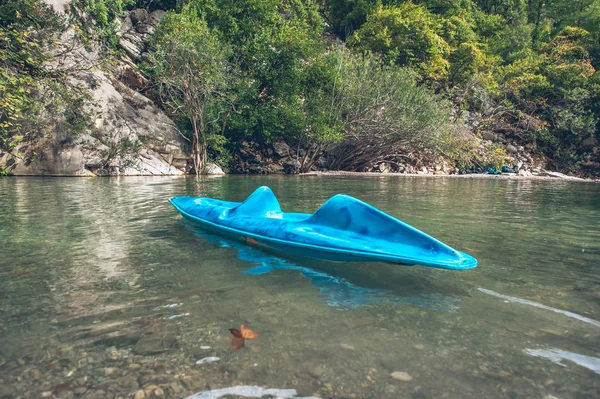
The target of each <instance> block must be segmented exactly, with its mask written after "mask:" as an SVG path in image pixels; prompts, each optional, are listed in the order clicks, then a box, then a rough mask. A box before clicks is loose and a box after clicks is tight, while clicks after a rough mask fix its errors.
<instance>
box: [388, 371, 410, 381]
mask: <svg viewBox="0 0 600 399" xmlns="http://www.w3.org/2000/svg"><path fill="white" fill-rule="evenodd" d="M390 377H392V378H393V379H395V380H398V381H402V382H409V381H412V379H413V378H412V376H411V375H410V374H408V373H407V372H405V371H394V372H393V373H392V374H390Z"/></svg>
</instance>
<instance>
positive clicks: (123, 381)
mask: <svg viewBox="0 0 600 399" xmlns="http://www.w3.org/2000/svg"><path fill="white" fill-rule="evenodd" d="M116 383H117V385H118V386H119V387H121V388H123V389H127V390H130V391H132V390H134V389H138V387H139V384H138V380H137V378H135V377H134V376H132V375H126V376H123V377H121V378H118V379H117V380H116Z"/></svg>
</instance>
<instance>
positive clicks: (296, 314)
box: [0, 176, 600, 399]
mask: <svg viewBox="0 0 600 399" xmlns="http://www.w3.org/2000/svg"><path fill="white" fill-rule="evenodd" d="M261 185H268V186H270V187H271V188H272V189H273V191H274V192H275V194H276V195H277V196H278V198H279V199H280V202H281V205H282V208H283V209H284V210H285V211H295V212H313V211H314V210H315V209H317V208H318V206H319V205H321V204H322V203H323V202H325V201H326V200H327V199H328V198H329V197H330V196H332V195H334V194H337V193H346V194H349V195H352V196H355V197H358V198H360V199H362V200H364V201H366V202H369V203H371V204H372V205H374V206H376V207H379V208H380V209H382V210H384V211H386V212H388V213H390V214H392V215H394V216H396V217H398V218H399V219H401V220H403V221H405V222H407V223H409V224H411V225H413V226H415V227H417V228H419V229H421V230H423V231H425V232H427V233H428V234H430V235H432V236H434V237H436V238H438V239H440V240H441V241H443V242H445V243H447V244H449V245H451V246H452V247H454V248H456V249H458V250H461V251H464V252H467V253H469V254H471V255H473V256H475V257H476V258H477V259H478V260H479V266H478V267H477V268H476V269H471V270H467V271H462V272H456V271H446V270H438V269H432V268H427V267H421V266H414V267H405V266H395V265H389V264H379V263H357V264H345V263H328V262H322V261H316V260H311V259H303V258H294V257H287V256H279V255H274V254H270V253H265V252H260V250H257V249H256V248H253V247H249V246H246V245H243V244H240V243H236V242H232V241H228V240H226V239H223V238H220V237H217V236H214V235H211V234H207V233H206V232H204V231H201V230H199V229H198V228H197V227H196V226H194V225H193V224H191V223H190V222H187V221H185V220H184V219H183V218H182V217H181V216H180V215H179V214H178V213H177V212H176V211H175V209H174V208H173V207H172V206H171V205H170V204H169V202H168V199H169V197H171V196H178V195H197V196H206V197H217V198H223V199H227V200H231V201H240V200H243V199H244V198H245V197H246V196H247V195H249V194H250V193H251V192H252V191H253V190H254V189H255V188H256V187H258V186H261ZM599 261H600V185H597V184H592V183H577V182H560V181H556V182H554V181H553V182H548V181H544V182H540V181H532V180H518V181H509V180H498V179H493V178H492V179H489V180H488V179H458V178H456V179H453V178H434V177H382V178H379V177H369V178H357V177H344V178H334V177H289V176H287V177H286V176H268V177H258V176H253V177H245V176H226V177H222V178H202V179H196V178H170V177H169V178H144V177H139V178H133V177H132V178H102V179H100V178H96V179H84V178H81V179H79V178H34V177H32V178H14V177H6V178H0V398H4V397H7V398H12V397H15V398H16V397H22V398H39V397H48V398H51V397H56V398H62V399H65V398H74V397H83V398H93V399H104V398H106V399H116V398H127V397H132V398H133V397H135V398H136V399H142V398H150V397H156V398H160V397H168V398H186V397H194V398H217V397H224V396H225V395H226V394H238V395H242V394H244V395H246V396H247V397H260V395H262V394H265V395H267V394H271V395H273V396H276V397H281V398H299V397H318V398H541V399H543V398H545V399H552V398H561V399H565V398H598V397H600V262H599ZM242 324H244V325H247V326H248V327H249V328H251V329H252V330H254V331H256V332H259V333H260V335H259V336H258V337H257V338H256V339H252V340H246V342H245V347H243V348H241V349H240V350H234V348H232V347H231V346H230V343H231V339H232V336H231V335H230V333H229V329H232V328H238V329H239V328H240V326H241V325H242ZM268 389H271V390H270V391H268Z"/></svg>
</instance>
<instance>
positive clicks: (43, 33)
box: [0, 0, 90, 166]
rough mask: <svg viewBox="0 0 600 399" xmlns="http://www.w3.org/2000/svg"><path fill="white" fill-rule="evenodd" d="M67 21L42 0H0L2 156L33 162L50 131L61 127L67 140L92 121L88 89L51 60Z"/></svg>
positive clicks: (0, 120)
mask: <svg viewBox="0 0 600 399" xmlns="http://www.w3.org/2000/svg"><path fill="white" fill-rule="evenodd" d="M65 26H66V24H65V21H64V19H63V18H61V17H59V16H58V15H57V14H56V13H54V12H53V11H52V9H51V8H50V7H49V6H48V5H46V4H44V3H43V2H41V1H39V0H21V1H16V2H15V1H8V2H1V3H0V156H2V155H3V154H10V155H11V157H12V158H13V159H14V158H21V159H24V160H25V161H30V160H32V159H34V158H35V157H36V155H37V154H36V153H35V149H34V147H33V146H32V144H34V143H35V142H36V141H39V140H43V139H44V138H45V137H46V135H48V134H50V133H52V132H55V131H56V130H60V131H61V135H62V137H64V139H65V140H68V139H69V138H70V137H73V136H74V135H76V134H77V133H79V132H81V131H82V130H84V129H85V128H87V127H88V126H89V123H90V121H89V117H88V115H87V113H86V112H85V110H84V108H83V104H84V103H85V102H86V100H87V96H86V94H85V92H84V91H82V90H81V89H80V88H78V87H75V86H73V85H71V84H70V82H69V76H68V74H69V71H70V70H69V69H68V68H63V67H59V66H56V65H54V64H52V61H53V60H54V58H55V57H54V53H53V52H51V51H50V50H49V49H51V48H54V44H55V43H56V41H58V38H59V35H60V34H61V33H62V32H64V29H65ZM63 50H64V49H63ZM65 51H66V50H65ZM9 166H10V162H9Z"/></svg>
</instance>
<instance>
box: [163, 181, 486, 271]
mask: <svg viewBox="0 0 600 399" xmlns="http://www.w3.org/2000/svg"><path fill="white" fill-rule="evenodd" d="M170 202H171V204H172V205H173V206H174V207H175V208H176V209H177V210H178V211H179V212H180V213H181V214H182V216H183V217H184V218H186V219H188V220H190V221H191V222H194V223H196V224H198V225H199V226H200V227H202V228H203V229H205V230H207V231H212V232H215V233H217V234H219V235H222V236H226V237H228V238H231V239H235V240H238V241H242V242H245V243H246V244H248V245H252V246H257V247H262V248H265V249H271V250H276V251H281V252H286V253H291V254H294V255H300V256H307V257H313V258H318V259H324V260H328V261H334V262H386V263H394V264H402V265H407V266H411V265H415V264H420V265H424V266H430V267H436V268H442V269H452V270H464V269H470V268H473V267H476V266H477V260H476V259H475V258H473V257H472V256H470V255H468V254H466V253H464V252H460V251H456V250H454V249H452V248H450V247H449V246H447V245H445V244H443V243H441V242H440V241H438V240H436V239H435V238H433V237H430V236H428V235H427V234H425V233H423V232H421V231H419V230H417V229H415V228H414V227H412V226H409V225H407V224H405V223H403V222H401V221H399V220H397V219H395V218H393V217H392V216H390V215H387V214H385V213H384V212H382V211H380V210H378V209H376V208H374V207H372V206H370V205H369V204H366V203H364V202H362V201H360V200H357V199H355V198H352V197H349V196H345V195H336V196H334V197H332V198H331V199H330V200H329V201H327V202H326V203H325V204H324V205H323V206H322V207H321V208H319V210H317V211H316V212H315V213H314V214H312V215H310V214H300V213H284V212H282V211H281V209H280V208H279V203H278V202H277V200H276V198H275V196H274V195H273V193H272V192H271V190H270V189H269V188H268V187H260V188H259V189H257V190H256V191H255V192H254V193H253V194H252V195H251V196H250V197H249V198H248V199H247V200H246V201H244V202H241V203H237V202H228V201H221V200H216V199H211V198H202V197H187V196H185V197H173V198H171V199H170Z"/></svg>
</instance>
